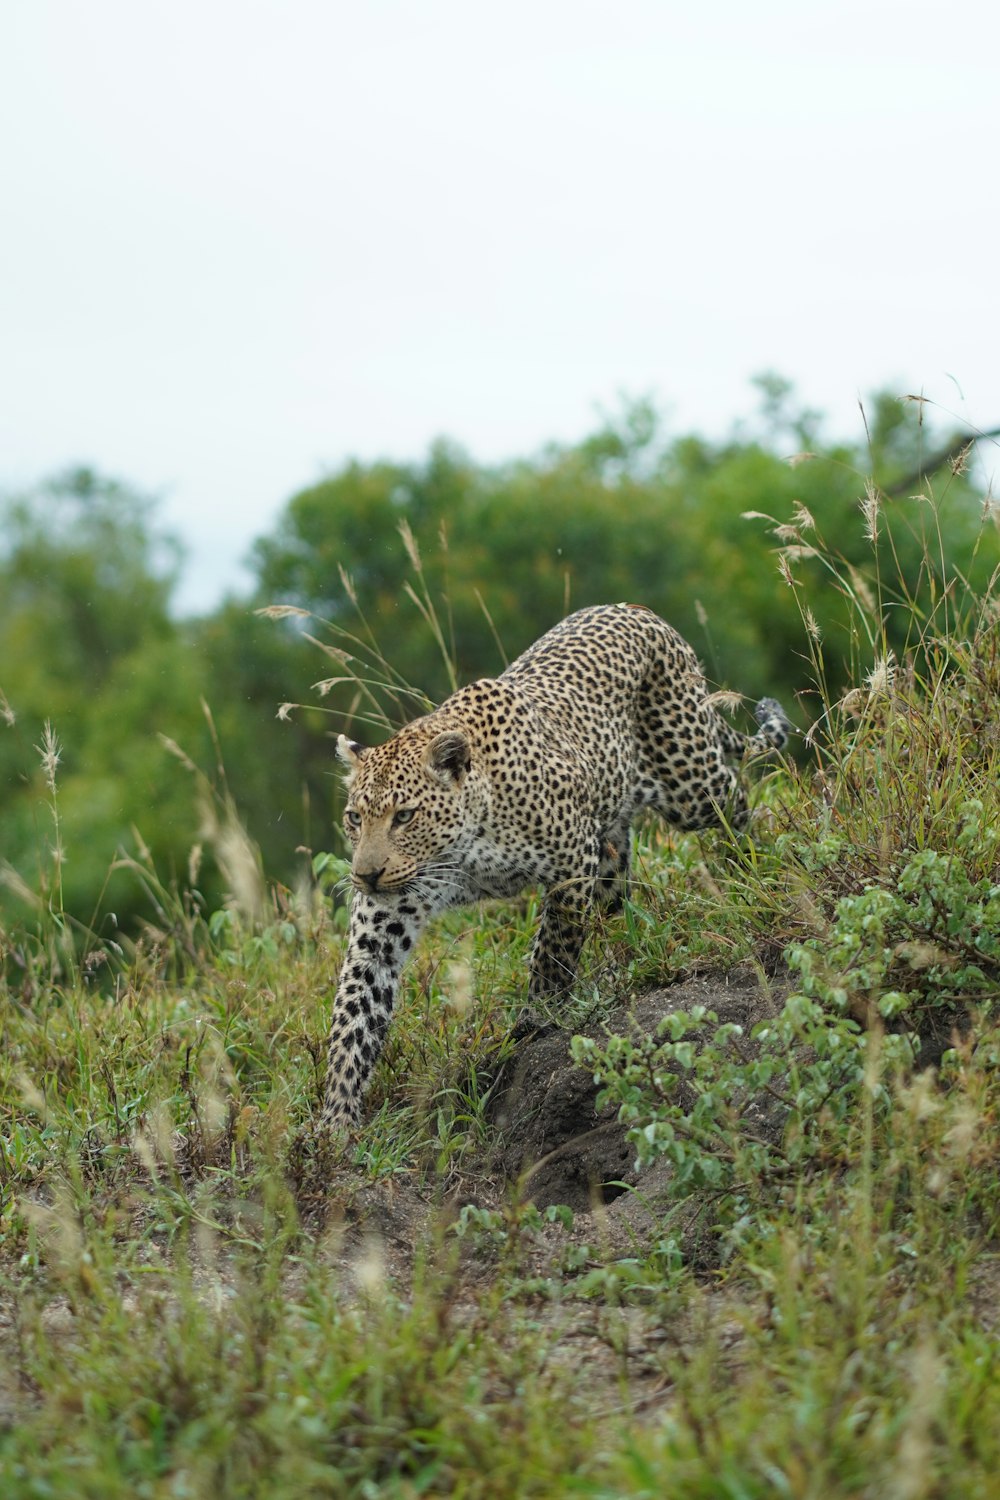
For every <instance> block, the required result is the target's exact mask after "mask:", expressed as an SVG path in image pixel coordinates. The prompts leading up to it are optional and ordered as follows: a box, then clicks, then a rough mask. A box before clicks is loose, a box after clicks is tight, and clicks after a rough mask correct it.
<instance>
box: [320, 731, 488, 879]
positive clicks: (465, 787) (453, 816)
mask: <svg viewBox="0 0 1000 1500" xmlns="http://www.w3.org/2000/svg"><path fill="white" fill-rule="evenodd" d="M337 753H338V755H339V756H340V758H341V760H342V761H343V762H344V763H345V765H346V766H347V768H348V776H347V805H346V807H345V809H344V827H345V829H346V831H347V836H348V838H349V839H350V841H351V843H352V845H353V847H354V858H353V860H352V862H351V874H352V877H353V880H354V884H355V886H357V887H358V889H359V890H364V891H369V892H375V891H386V892H389V891H395V892H402V891H404V890H406V889H407V888H408V887H410V886H412V885H414V883H415V882H417V881H418V880H424V881H426V880H428V879H435V878H436V879H439V880H441V879H444V878H446V875H447V872H448V871H449V870H450V869H453V868H454V865H455V862H456V859H457V858H458V857H460V853H461V850H462V848H463V847H464V846H465V845H466V844H467V843H468V833H469V828H470V824H471V823H472V822H474V814H473V813H472V812H471V807H470V796H469V793H470V780H472V779H474V776H472V775H470V773H471V772H472V749H471V745H470V743H469V738H468V735H467V734H466V733H465V731H464V730H463V729H461V728H458V727H455V728H449V727H445V726H443V725H440V724H438V725H433V724H429V723H427V722H426V721H421V720H418V721H417V722H416V723H414V724H410V725H408V726H407V727H406V728H405V729H403V730H401V731H400V733H399V734H397V735H395V736H394V738H393V739H391V740H388V741H386V743H385V744H384V745H374V746H366V745H359V744H357V742H356V741H354V740H348V739H347V738H346V737H345V736H344V735H340V737H339V738H338V740H337Z"/></svg>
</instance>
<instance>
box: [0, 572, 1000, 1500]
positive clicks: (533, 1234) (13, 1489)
mask: <svg viewBox="0 0 1000 1500" xmlns="http://www.w3.org/2000/svg"><path fill="white" fill-rule="evenodd" d="M830 566H831V568H833V569H834V570H835V567H836V562H835V559H833V560H831V562H830ZM834 576H836V574H835V573H834ZM948 599H949V603H948V611H949V612H948V618H947V621H944V620H943V619H942V620H930V621H927V620H923V621H919V620H917V621H915V622H914V649H913V652H912V654H911V656H910V657H909V658H908V659H907V660H906V661H905V662H900V663H898V664H897V666H896V668H895V670H894V672H890V673H889V674H885V673H882V674H881V675H876V677H875V679H874V680H873V681H868V682H866V680H865V675H864V671H862V670H861V668H862V667H863V666H864V662H863V661H860V660H859V675H858V685H857V686H856V687H855V688H853V689H852V690H851V692H850V693H848V694H846V695H844V694H841V696H840V698H839V699H835V698H834V697H833V696H832V695H830V694H828V695H827V696H826V698H825V699H824V711H823V716H822V721H821V722H820V723H819V725H818V728H817V729H816V732H815V734H814V736H813V738H812V744H811V746H810V747H807V749H806V751H805V752H804V753H803V755H802V757H801V758H800V759H799V761H798V763H795V762H791V761H790V762H789V763H788V764H787V765H786V766H785V767H784V768H782V769H778V770H776V771H773V772H770V771H769V772H766V773H765V775H764V781H763V785H762V787H761V791H760V795H759V799H758V804H759V813H758V819H757V822H756V825H755V837H754V839H753V840H752V841H750V840H745V839H744V840H736V841H734V840H731V839H728V838H727V837H725V836H721V835H716V834H711V835H705V836H703V837H699V838H673V837H668V836H665V835H664V834H663V833H662V832H660V831H657V830H655V829H650V830H648V831H647V834H646V835H645V836H644V839H643V842H642V846H641V849H640V858H639V863H638V878H637V882H636V888H635V891H634V893H633V900H632V902H631V903H630V905H629V906H628V908H627V909H626V911H625V913H624V914H623V915H622V916H621V917H619V918H616V919H614V920H607V921H604V922H603V923H602V924H601V925H600V928H599V930H598V931H597V932H596V933H595V936H594V938H593V940H592V941H591V942H590V944H589V945H588V948H587V950H586V953H585V959H584V964H583V967H582V970H581V976H580V983H579V986H578V991H577V995H576V997H575V1001H574V1005H573V1006H572V1007H571V1008H569V1009H568V1010H567V1012H566V1014H565V1016H564V1021H565V1022H566V1024H568V1025H569V1026H570V1027H571V1028H574V1027H582V1026H584V1025H589V1026H591V1027H592V1026H593V1023H594V1022H595V1020H599V1019H600V1018H601V1017H602V1016H607V1015H608V1014H610V1012H611V1011H612V1010H613V1009H614V1008H615V1007H616V1006H618V1005H621V1004H622V1003H623V1002H625V1001H627V1000H628V999H629V998H630V997H632V996H634V995H637V994H639V993H641V992H642V991H644V990H647V989H650V988H652V987H656V986H664V985H669V984H671V983H673V982H674V981H676V980H678V979H680V978H684V977H688V976H691V975H699V974H701V975H715V974H719V973H720V972H723V971H726V970H729V969H732V968H734V967H735V966H737V965H739V966H742V971H743V972H744V973H745V972H747V966H750V968H752V969H753V970H754V971H755V972H756V973H757V974H758V975H759V977H760V981H761V984H762V986H765V987H771V986H773V987H774V989H775V993H776V994H779V995H780V997H781V1000H780V1003H779V1004H778V1005H777V1007H776V1009H775V1010H774V1013H773V1014H772V1015H770V1016H769V1017H768V1018H767V1019H766V1020H762V1021H761V1023H760V1025H759V1026H757V1027H755V1028H754V1034H753V1035H739V1034H737V1033H735V1032H734V1031H733V1029H732V1027H731V1026H723V1027H719V1026H717V1025H716V1024H715V1023H714V1021H713V1020H712V1018H711V1016H710V1015H705V1014H702V1013H700V1012H699V1013H694V1012H692V1013H690V1014H688V1015H674V1016H672V1017H668V1018H667V1020H666V1021H665V1022H664V1024H663V1026H662V1027H661V1028H660V1030H659V1031H658V1032H657V1034H655V1035H650V1036H649V1037H647V1038H645V1039H641V1038H640V1039H635V1038H633V1039H631V1040H630V1041H627V1042H616V1041H614V1040H613V1039H608V1040H605V1041H602V1040H601V1039H600V1037H599V1036H596V1035H594V1039H592V1041H591V1042H590V1043H589V1044H583V1043H578V1044H576V1045H577V1049H578V1053H579V1055H580V1056H586V1060H587V1063H588V1066H589V1067H591V1068H592V1069H593V1070H594V1071H595V1072H596V1073H597V1074H598V1075H599V1076H600V1078H601V1080H602V1085H603V1087H604V1089H605V1090H606V1093H607V1097H608V1098H609V1099H610V1100H612V1101H613V1102H614V1103H615V1104H616V1105H617V1106H618V1107H619V1108H620V1109H621V1110H622V1112H623V1117H624V1118H626V1119H627V1120H628V1121H629V1122H630V1123H631V1124H632V1126H633V1129H634V1146H635V1151H636V1154H637V1155H640V1156H642V1157H643V1158H644V1159H645V1160H646V1161H647V1163H648V1167H649V1173H650V1175H649V1176H648V1177H647V1178H646V1179H643V1178H640V1182H639V1187H638V1189H637V1193H641V1192H642V1191H643V1189H644V1181H647V1182H649V1183H655V1184H657V1185H658V1186H657V1191H656V1194H653V1193H652V1189H650V1196H649V1199H648V1202H649V1205H650V1213H651V1215H652V1221H650V1220H649V1219H647V1220H646V1221H645V1223H646V1228H645V1229H644V1230H643V1231H642V1232H639V1231H636V1233H635V1234H634V1236H633V1238H632V1240H631V1242H630V1243H629V1244H628V1245H627V1247H625V1248H624V1249H623V1246H622V1242H621V1240H620V1239H618V1240H615V1239H614V1237H613V1235H611V1234H610V1233H609V1232H607V1231H608V1226H607V1223H606V1222H605V1219H604V1218H602V1214H601V1213H600V1212H597V1211H595V1212H594V1213H593V1214H589V1215H588V1214H578V1215H577V1217H576V1219H575V1220H572V1219H571V1216H569V1215H566V1214H560V1213H557V1212H551V1213H545V1212H542V1211H540V1210H538V1209H535V1208H534V1207H533V1205H531V1204H530V1203H529V1202H527V1201H526V1198H525V1196H524V1193H523V1191H521V1190H520V1189H519V1186H518V1184H517V1182H515V1181H508V1180H506V1179H505V1177H504V1174H503V1172H502V1170H501V1160H502V1158H501V1154H500V1147H501V1146H502V1144H503V1143H502V1141H501V1140H500V1139H499V1138H498V1137H499V1135H500V1132H499V1130H498V1127H497V1126H496V1125H495V1124H494V1123H493V1120H492V1117H491V1114H490V1099H491V1091H492V1090H493V1088H494V1086H495V1083H496V1079H497V1076H498V1071H499V1069H500V1068H501V1066H502V1064H503V1062H504V1060H505V1059H506V1058H508V1057H509V1055H510V1043H509V1041H508V1039H507V1030H508V1026H509V1023H510V1020H511V1018H512V1017H513V1016H514V1015H515V1014H516V1013H517V1011H518V1009H519V1006H520V1003H521V1000H522V995H523V987H524V986H523V977H524V972H525V960H526V952H527V945H528V943H529V941H530V932H531V925H532V920H533V901H532V900H530V899H528V900H525V901H523V902H520V903H508V904H505V905H499V906H497V907H495V908H494V907H491V908H484V909H483V910H482V911H473V912H464V913H457V914H455V915H453V916H452V917H450V918H449V919H448V920H447V921H446V922H443V923H441V924H439V925H438V927H437V928H436V930H435V931H434V932H433V933H432V934H431V935H430V936H429V938H428V940H427V941H426V942H425V944H424V945H423V946H422V948H421V951H420V953H419V955H418V957H417V959H416V961H415V962H414V964H413V965H412V966H411V968H410V970H409V971H408V974H407V979H406V984H405V993H404V997H403V1003H402V1006H401V1009H400V1013H399V1017H398V1020H397V1022H396V1024H395V1026H394V1030H393V1032H392V1035H391V1040H390V1043H389V1046H388V1048H387V1050H386V1053H385V1056H384V1058H383V1061H382V1063H381V1064H380V1066H379V1069H378V1073H377V1076H376V1080H375V1083H374V1086H373V1088H372V1091H371V1094H370V1097H369V1105H368V1122H367V1124H366V1125H365V1126H364V1128H363V1129H362V1130H361V1132H360V1133H359V1135H358V1136H357V1138H356V1139H355V1140H354V1141H353V1142H352V1143H351V1145H350V1147H349V1148H348V1150H347V1151H346V1153H344V1154H342V1155H336V1154H335V1153H333V1152H332V1151H330V1150H329V1149H328V1148H326V1147H324V1146H323V1145H322V1144H321V1143H319V1142H317V1141H316V1139H315V1137H314V1136H313V1134H312V1132H311V1122H312V1120H313V1118H314V1116H315V1113H316V1110H317V1105H318V1095H319V1087H320V1081H321V1075H322V1067H323V1039H324V1032H325V1027H326V1020H327V1011H328V1006H329V1002H330V998H331V994H332V989H333V978H334V975H335V972H336V968H337V963H338V960H339V953H340V945H341V942H342V939H343V921H342V913H341V912H339V911H331V910H330V908H329V906H328V905H327V904H326V903H324V902H322V901H318V900H316V899H315V898H314V897H312V896H305V895H300V896H298V897H293V896H292V895H290V894H289V893H287V892H284V893H282V892H277V893H274V892H272V893H269V894H266V895H265V898H264V901H263V906H262V905H261V901H260V896H259V893H258V894H257V895H255V896H254V898H253V902H252V903H249V905H248V904H246V903H245V904H244V906H243V907H242V909H241V907H240V906H239V904H235V905H234V906H233V907H232V909H230V910H227V911H226V912H224V913H221V914H216V915H214V916H213V917H211V918H210V919H206V918H205V916H204V914H203V913H201V911H200V909H199V907H198V904H197V902H196V901H193V900H192V899H191V897H190V894H188V895H185V894H183V893H181V894H178V893H177V892H173V891H170V890H169V889H166V888H165V887H164V886H162V885H161V884H160V883H159V882H158V881H157V879H156V876H155V872H153V871H152V870H150V869H149V868H147V867H143V866H142V865H141V861H139V862H137V865H136V868H137V870H138V871H139V872H140V873H141V874H142V878H143V879H144V880H146V882H147V883H148V887H149V891H150V895H151V899H152V900H153V904H154V907H155V911H156V921H155V925H154V926H152V927H151V928H150V930H149V932H148V933H147V934H146V936H145V937H144V938H143V939H142V940H141V941H139V942H138V943H136V944H133V945H131V946H127V945H125V944H124V943H122V945H121V947H120V948H117V949H116V948H115V947H114V946H113V945H109V944H107V943H100V942H98V941H97V940H96V939H95V938H93V937H92V936H89V935H87V934H83V936H82V938H81V937H80V936H79V935H77V937H76V940H75V941H73V942H71V941H70V940H69V938H70V936H71V934H70V933H69V932H68V927H67V919H66V917H65V914H64V912H63V910H62V906H61V900H60V887H59V878H58V877H59V864H60V861H61V859H62V853H61V852H60V853H59V854H58V855H56V856H55V859H54V863H53V864H52V866H51V868H50V869H49V871H48V876H47V880H46V882H45V884H44V888H43V889H42V890H41V892H40V893H39V894H38V899H37V902H36V904H35V910H34V916H33V918H32V924H33V925H30V926H26V927H25V928H24V929H23V930H19V931H17V932H7V933H3V934H0V944H2V959H3V982H2V988H0V1014H2V1020H3V1033H4V1049H3V1053H2V1056H0V1494H3V1496H4V1497H5V1500H6V1497H8V1496H9V1497H11V1500H20V1497H38V1500H42V1497H55V1500H63V1497H65V1500H71V1497H72V1500H75V1497H81V1496H83V1497H89V1496H94V1497H101V1500H108V1497H116V1496H119V1495H120V1496H128V1497H134V1496H139V1497H145V1496H149V1497H161V1496H195V1497H201V1496H213V1497H221V1496H231V1495H232V1496H237V1495H238V1496H243V1495H246V1496H257V1495H259V1496H267V1497H272V1496H273V1497H283V1496H288V1497H296V1500H298V1497H302V1496H314V1495H315V1496H327V1495H328V1496H355V1495H359V1496H416V1495H423V1494H430V1495H447V1496H459V1497H463V1496H467V1497H479V1496H552V1495H579V1496H591V1497H608V1500H614V1497H621V1496H649V1497H654V1496H655V1497H662V1496H664V1495H669V1496H671V1497H682V1500H683V1497H705V1500H716V1497H731V1500H747V1497H749V1500H756V1497H761V1500H763V1497H768V1500H771V1497H774V1496H790V1497H796V1500H811V1497H815V1500H838V1497H844V1500H847V1497H857V1496H865V1497H868V1496H870V1497H873V1500H875V1497H877V1500H883V1497H897V1500H918V1497H928V1500H929V1497H944V1496H955V1497H962V1500H968V1497H973V1500H974V1497H978V1496H982V1497H988V1496H992V1495H993V1494H995V1490H996V1475H997V1473H998V1472H1000V1342H998V1337H997V1332H998V1327H997V1314H996V1307H997V1302H998V1291H1000V1178H998V1174H997V1171H996V1161H997V1159H998V1154H1000V1141H998V1131H1000V1082H998V1079H1000V1069H998V1062H1000V1024H998V1017H997V1013H996V1009H995V1002H994V999H993V997H994V995H995V994H996V993H997V990H998V986H1000V852H998V851H1000V835H998V833H997V830H998V829H1000V805H998V803H1000V776H998V774H997V773H998V771H1000V766H998V764H997V756H998V748H997V746H998V740H997V736H996V733H995V729H994V723H995V705H996V701H997V693H998V690H1000V664H998V663H1000V652H998V649H997V641H998V633H997V628H996V625H995V624H994V614H993V610H992V607H991V605H990V603H989V601H985V602H982V601H976V600H972V599H969V598H968V597H959V596H958V595H957V594H956V593H955V592H954V591H953V592H952V593H951V594H949V595H948ZM861 607H862V606H861V604H860V603H859V609H860V608H861ZM866 644H867V646H868V647H870V648H871V649H870V653H869V659H868V666H869V668H871V666H872V664H873V662H874V661H876V660H877V658H878V647H879V643H878V637H877V629H872V628H871V624H870V622H869V626H868V627H866V630H860V631H859V651H860V650H861V648H862V647H864V646H865V645H866ZM814 645H816V649H817V650H818V649H819V646H818V643H814ZM821 667H822V663H821V661H819V660H817V661H814V669H815V674H816V677H817V681H821V680H822V678H821ZM51 772H52V775H51V779H48V778H47V790H48V793H49V796H50V798H51V804H52V813H53V817H52V821H53V825H54V827H55V828H56V830H58V782H57V770H56V764H55V763H52V764H51ZM234 818H235V812H234V810H233V809H232V808H231V807H228V806H227V808H225V809H223V810H222V814H220V818H219V827H220V829H221V828H224V827H225V824H226V819H230V820H232V819H234ZM56 838H57V840H58V832H57V833H56ZM227 847H228V848H229V849H230V850H231V851H232V850H233V849H236V850H237V853H236V854H234V855H232V857H233V858H238V857H240V856H239V853H238V847H239V840H238V838H230V839H229V841H228V845H227ZM69 853H70V855H71V853H72V851H69ZM316 870H317V874H318V876H319V878H320V879H321V880H322V881H327V882H330V883H335V881H336V879H337V878H338V876H339V875H342V873H343V871H342V868H341V867H340V866H339V865H338V864H337V862H336V860H332V861H331V860H326V859H323V858H320V859H318V860H317V862H316ZM251 883H252V882H251ZM250 905H252V906H254V908H255V910H256V915H255V916H251V912H250V909H249V907H250ZM262 910H263V913H264V914H263V915H261V911H262ZM785 997H787V998H785ZM928 1063H931V1064H932V1067H930V1068H928V1066H927V1064H928ZM679 1090H680V1092H679ZM761 1101H764V1102H765V1103H767V1104H768V1107H769V1108H770V1109H771V1115H770V1116H769V1117H768V1118H770V1119H771V1120H772V1121H773V1120H774V1119H777V1121H778V1126H777V1128H770V1129H766V1128H765V1126H764V1125H763V1124H762V1123H761V1122H762V1120H763V1119H764V1116H763V1115H761V1113H760V1109H759V1107H758V1106H759V1105H760V1103H761ZM657 1173H659V1176H657V1175H656V1174H657Z"/></svg>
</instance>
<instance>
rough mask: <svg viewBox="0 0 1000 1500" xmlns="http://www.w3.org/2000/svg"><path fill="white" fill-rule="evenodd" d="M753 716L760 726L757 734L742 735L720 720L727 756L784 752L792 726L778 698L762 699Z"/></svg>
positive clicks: (721, 735) (721, 736) (721, 734)
mask: <svg viewBox="0 0 1000 1500" xmlns="http://www.w3.org/2000/svg"><path fill="white" fill-rule="evenodd" d="M753 716H754V718H755V719H756V720H757V723H758V724H759V726H760V728H759V729H758V730H757V733H756V734H741V733H740V731H739V730H738V729H733V727H732V725H730V724H727V723H726V722H725V720H722V719H720V721H719V722H720V724H721V726H722V728H721V731H720V738H721V740H722V748H723V750H724V751H725V753H726V754H727V755H763V754H766V753H767V752H768V751H769V750H783V749H784V747H785V746H786V745H787V744H788V736H789V734H790V733H791V728H792V726H791V724H790V723H789V720H788V715H787V714H786V713H785V710H784V709H783V708H782V706H781V704H780V703H779V702H778V700H777V698H762V699H761V700H760V702H759V703H758V704H757V706H756V708H755V709H754V711H753Z"/></svg>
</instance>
